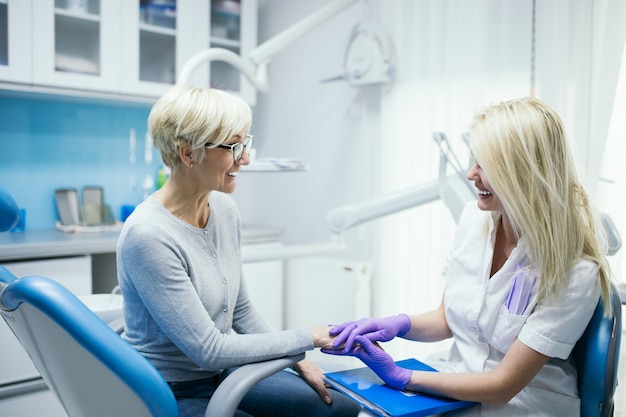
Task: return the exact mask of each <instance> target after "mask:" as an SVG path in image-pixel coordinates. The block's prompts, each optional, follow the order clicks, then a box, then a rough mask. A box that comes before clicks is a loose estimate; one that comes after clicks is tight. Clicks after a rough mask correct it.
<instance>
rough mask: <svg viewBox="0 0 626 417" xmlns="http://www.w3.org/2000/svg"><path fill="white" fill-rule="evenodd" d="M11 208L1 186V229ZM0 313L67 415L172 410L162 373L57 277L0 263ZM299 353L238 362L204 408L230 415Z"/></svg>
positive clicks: (159, 416) (165, 416)
mask: <svg viewBox="0 0 626 417" xmlns="http://www.w3.org/2000/svg"><path fill="white" fill-rule="evenodd" d="M16 213H17V205H16V204H15V201H14V200H13V199H12V197H11V196H10V195H9V194H8V192H7V191H6V190H5V189H3V188H2V187H0V231H6V230H10V229H11V228H12V227H13V226H14V225H15V223H16V222H17V215H16ZM0 314H1V315H2V317H3V318H4V320H5V321H6V322H7V324H8V325H9V327H10V328H11V330H12V331H13V333H14V334H15V336H16V337H17V338H18V340H19V341H20V343H21V344H22V346H23V347H24V349H25V350H26V351H27V352H28V354H29V355H30V357H31V359H32V361H33V363H34V364H35V366H36V367H37V369H38V370H39V372H40V373H41V376H42V377H43V379H44V381H45V382H46V384H47V385H48V387H49V388H50V390H51V391H52V392H53V393H54V394H55V395H56V396H57V398H58V399H59V400H60V402H61V404H62V405H63V407H64V409H65V411H66V412H67V414H68V415H69V416H70V417H74V416H77V417H78V416H80V417H83V416H88V417H105V416H106V417H110V416H122V417H123V416H133V417H142V416H146V417H147V416H151V417H177V416H178V415H179V414H178V408H177V405H176V400H175V398H174V395H173V394H172V391H171V390H170V388H169V386H168V385H167V383H166V382H165V380H164V379H163V377H162V376H161V374H159V373H158V371H157V370H156V369H155V368H154V367H153V366H152V365H151V364H150V363H149V362H148V361H147V360H146V359H145V358H144V357H143V356H141V355H140V354H139V353H138V352H137V351H136V350H135V349H133V348H132V347H131V346H130V345H129V344H128V343H126V342H125V341H124V340H123V339H122V338H121V337H120V336H119V335H118V334H117V333H116V332H115V331H114V330H113V329H111V328H110V327H109V326H107V324H105V323H104V322H103V321H102V320H100V319H99V318H98V317H97V316H96V315H95V314H94V313H93V312H92V311H91V310H89V309H88V308H87V307H86V306H85V305H84V304H83V303H82V302H81V301H80V300H78V298H76V296H74V295H73V294H72V293H71V292H70V291H69V290H67V289H66V288H65V287H63V286H62V285H60V284H58V283H57V282H55V281H53V280H51V279H49V278H45V277H39V276H29V277H24V278H20V279H18V278H17V277H15V276H14V275H13V274H12V273H11V272H9V271H8V270H7V269H6V268H4V267H2V266H0ZM1 345H2V341H0V351H1V350H2V348H1ZM303 358H304V354H302V355H296V356H289V357H285V358H280V359H276V360H272V361H266V362H259V363H253V364H248V365H245V366H242V367H241V368H239V369H238V370H236V371H235V372H234V373H232V374H231V375H230V376H229V377H228V378H226V379H225V380H224V381H223V382H222V383H221V384H220V386H219V388H218V389H217V391H216V392H215V394H214V395H213V397H212V398H211V401H210V403H209V405H208V407H207V410H206V414H205V416H207V417H232V416H233V415H234V413H235V411H236V409H237V406H238V405H239V402H240V401H241V399H242V398H243V396H244V395H245V394H246V393H247V392H248V390H249V389H250V388H251V387H252V386H253V385H254V384H256V383H257V382H258V381H260V380H262V379H264V378H266V377H268V376H270V375H272V374H274V373H276V372H279V371H281V370H282V369H284V368H286V367H289V366H291V365H293V364H294V363H296V362H297V361H299V360H301V359H303Z"/></svg>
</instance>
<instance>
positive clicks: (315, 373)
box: [293, 359, 333, 404]
mask: <svg viewBox="0 0 626 417" xmlns="http://www.w3.org/2000/svg"><path fill="white" fill-rule="evenodd" d="M293 369H294V370H295V371H296V372H297V373H298V375H300V377H302V379H304V380H305V381H306V382H307V384H309V385H310V386H311V387H312V388H313V389H314V390H315V392H317V395H319V396H320V398H321V399H322V401H324V403H325V404H330V403H332V402H333V397H332V396H331V395H330V392H328V390H327V389H326V388H327V386H326V384H325V383H324V373H323V372H322V370H321V369H320V368H318V367H317V365H315V364H314V363H313V362H311V361H309V360H308V359H303V360H301V361H300V362H298V363H296V364H295V365H294V367H293Z"/></svg>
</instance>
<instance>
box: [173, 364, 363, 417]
mask: <svg viewBox="0 0 626 417" xmlns="http://www.w3.org/2000/svg"><path fill="white" fill-rule="evenodd" d="M233 370H234V369H232V370H227V371H225V372H224V377H226V376H227V375H228V374H229V373H230V372H232V371H233ZM216 388H217V387H216V384H212V383H208V384H206V385H204V386H196V387H181V388H176V387H173V389H172V391H173V392H174V396H175V397H176V401H177V403H178V410H179V412H180V417H203V416H204V412H205V411H206V407H207V404H208V403H209V400H210V398H211V395H213V393H214V392H215V389H216ZM329 391H330V393H331V396H332V397H333V402H332V403H331V404H330V405H328V404H325V403H324V402H323V401H322V400H321V398H320V397H319V395H317V392H315V390H313V388H311V387H310V386H309V384H307V383H306V381H305V380H303V379H302V378H300V377H299V376H298V375H296V374H294V373H292V372H289V371H282V372H278V373H276V374H274V375H272V376H270V377H268V378H266V379H264V380H263V381H261V382H259V383H258V384H256V385H255V386H254V387H252V389H251V390H250V391H249V392H248V394H246V396H245V397H244V398H243V400H242V401H241V403H240V404H239V409H238V410H237V413H235V416H236V417H354V416H356V415H357V414H358V413H359V411H360V409H361V408H360V407H359V405H358V404H357V403H355V402H354V401H352V400H350V399H349V398H348V397H346V396H345V395H343V394H341V393H340V392H338V391H335V390H332V389H329Z"/></svg>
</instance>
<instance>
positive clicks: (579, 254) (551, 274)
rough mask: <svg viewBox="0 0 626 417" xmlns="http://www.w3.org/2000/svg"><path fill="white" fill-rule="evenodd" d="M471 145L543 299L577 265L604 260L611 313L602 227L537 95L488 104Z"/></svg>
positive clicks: (552, 115)
mask: <svg viewBox="0 0 626 417" xmlns="http://www.w3.org/2000/svg"><path fill="white" fill-rule="evenodd" d="M470 137H471V141H470V142H471V145H470V146H471V150H472V154H473V156H474V158H475V159H476V161H477V162H478V163H479V165H481V167H482V168H483V170H484V172H485V174H486V175H487V178H488V180H489V182H490V184H491V185H492V187H493V189H494V191H495V193H496V194H497V195H498V198H499V199H500V201H501V202H502V204H503V206H504V210H505V212H506V213H507V216H508V218H509V220H510V222H511V225H512V227H513V230H514V231H515V233H516V234H517V236H518V237H520V236H524V238H525V240H526V242H527V245H528V250H529V257H530V261H531V268H536V269H537V270H538V271H540V277H541V278H540V287H539V294H540V299H543V298H544V297H551V296H554V295H559V294H560V293H561V291H562V290H563V289H564V287H565V285H566V279H567V277H568V274H569V272H570V270H571V268H572V267H573V266H574V263H575V262H576V261H577V260H579V259H581V258H585V259H589V260H591V261H593V262H595V264H596V265H598V273H599V280H600V286H601V289H602V296H603V298H604V305H605V311H610V297H609V295H610V275H609V266H608V262H607V260H606V257H605V248H604V246H603V244H602V242H603V240H602V239H601V238H600V233H601V228H600V227H599V226H598V225H599V222H598V221H597V219H596V218H595V215H594V212H593V210H592V208H591V207H590V203H589V199H588V196H587V193H586V191H585V189H584V187H583V186H582V184H581V183H580V182H579V180H578V177H577V173H576V167H575V164H574V160H573V157H572V155H571V150H570V147H569V144H568V142H567V138H566V135H565V131H564V128H563V123H562V121H561V119H560V117H559V116H558V114H556V112H555V111H554V110H552V109H551V108H550V107H548V106H547V105H546V104H544V103H543V102H541V101H540V100H538V99H535V98H523V99H519V100H511V101H507V102H503V103H500V104H497V105H493V106H490V107H487V108H486V109H484V110H483V111H482V112H481V113H480V114H478V115H477V116H476V118H475V121H474V123H473V124H472V126H471V127H470Z"/></svg>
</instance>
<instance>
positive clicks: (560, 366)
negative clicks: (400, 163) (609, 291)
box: [428, 202, 600, 417]
mask: <svg viewBox="0 0 626 417" xmlns="http://www.w3.org/2000/svg"><path fill="white" fill-rule="evenodd" d="M499 219H500V214H497V213H492V212H483V211H481V210H480V209H479V208H478V207H477V206H476V203H475V202H472V203H469V204H468V205H467V206H466V207H465V210H464V211H463V214H462V216H461V218H460V220H459V224H458V227H457V232H456V237H455V240H454V242H453V245H452V249H451V251H450V254H449V256H448V259H447V261H446V265H445V267H444V273H443V274H444V277H445V280H446V285H445V292H444V302H445V312H446V319H447V321H448V326H449V327H450V330H451V331H452V334H453V335H454V342H453V345H452V347H451V349H450V351H448V352H446V353H444V354H441V355H433V356H431V357H430V358H429V359H428V362H429V363H430V364H431V365H432V366H433V367H434V368H436V369H438V370H439V371H442V372H446V371H450V372H484V371H488V370H490V369H493V368H495V367H496V366H497V365H498V364H499V363H500V361H501V360H502V358H503V357H504V355H505V354H506V352H507V351H508V349H509V347H510V346H511V344H512V343H513V341H514V340H515V339H516V338H519V340H520V341H521V342H522V343H524V344H525V345H527V346H529V347H530V348H532V349H534V350H536V351H538V352H540V353H542V354H544V355H547V356H550V357H551V359H550V360H549V361H548V362H547V363H546V364H545V365H544V366H543V368H542V369H541V370H540V371H539V373H538V374H537V375H536V376H535V378H534V379H533V380H532V381H531V382H530V383H529V384H528V386H527V387H526V388H524V389H523V390H522V391H521V392H520V393H519V394H518V395H517V396H515V397H514V398H513V399H512V400H511V401H510V402H509V403H507V404H505V405H490V404H481V405H480V406H477V407H472V408H470V409H467V410H464V411H460V412H458V413H455V414H451V415H455V416H457V415H462V416H507V417H515V416H568V417H575V416H578V415H579V414H580V400H579V398H578V388H577V383H576V369H575V366H574V364H573V361H572V359H571V358H570V354H571V352H572V349H573V348H574V345H575V343H576V341H577V340H578V339H579V338H580V336H581V335H582V333H583V332H584V330H585V328H586V327H587V324H588V323H589V320H590V319H591V316H592V315H593V312H594V309H595V307H596V305H597V303H598V300H599V297H600V287H599V284H598V269H597V266H596V264H595V263H592V262H590V261H587V260H580V261H578V262H577V263H576V264H575V265H574V267H573V269H572V270H571V272H570V273H569V276H568V283H567V286H566V288H565V291H564V293H563V295H562V296H561V297H559V298H558V299H548V300H544V301H542V302H541V303H537V292H538V287H539V281H538V280H535V282H534V284H532V290H531V291H530V296H529V300H528V302H527V303H525V304H526V307H525V308H523V311H518V313H521V314H511V313H510V312H509V310H508V308H507V300H508V298H509V292H510V291H511V287H512V283H513V277H514V275H515V272H516V268H517V267H518V266H519V267H521V268H523V267H527V266H528V264H529V261H528V256H527V253H526V246H525V242H524V238H523V237H522V238H521V239H520V240H519V241H518V244H517V247H516V248H515V249H514V250H513V252H512V253H511V255H510V256H509V259H508V260H507V261H506V263H505V264H504V266H503V267H502V268H501V269H500V270H499V271H498V272H496V273H495V274H494V275H493V276H492V277H491V278H489V274H490V270H491V261H492V259H493V247H494V243H495V238H496V225H497V224H498V222H499ZM531 275H532V274H531V273H527V277H530V276H531ZM529 279H530V278H529ZM531 282H532V281H531Z"/></svg>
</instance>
